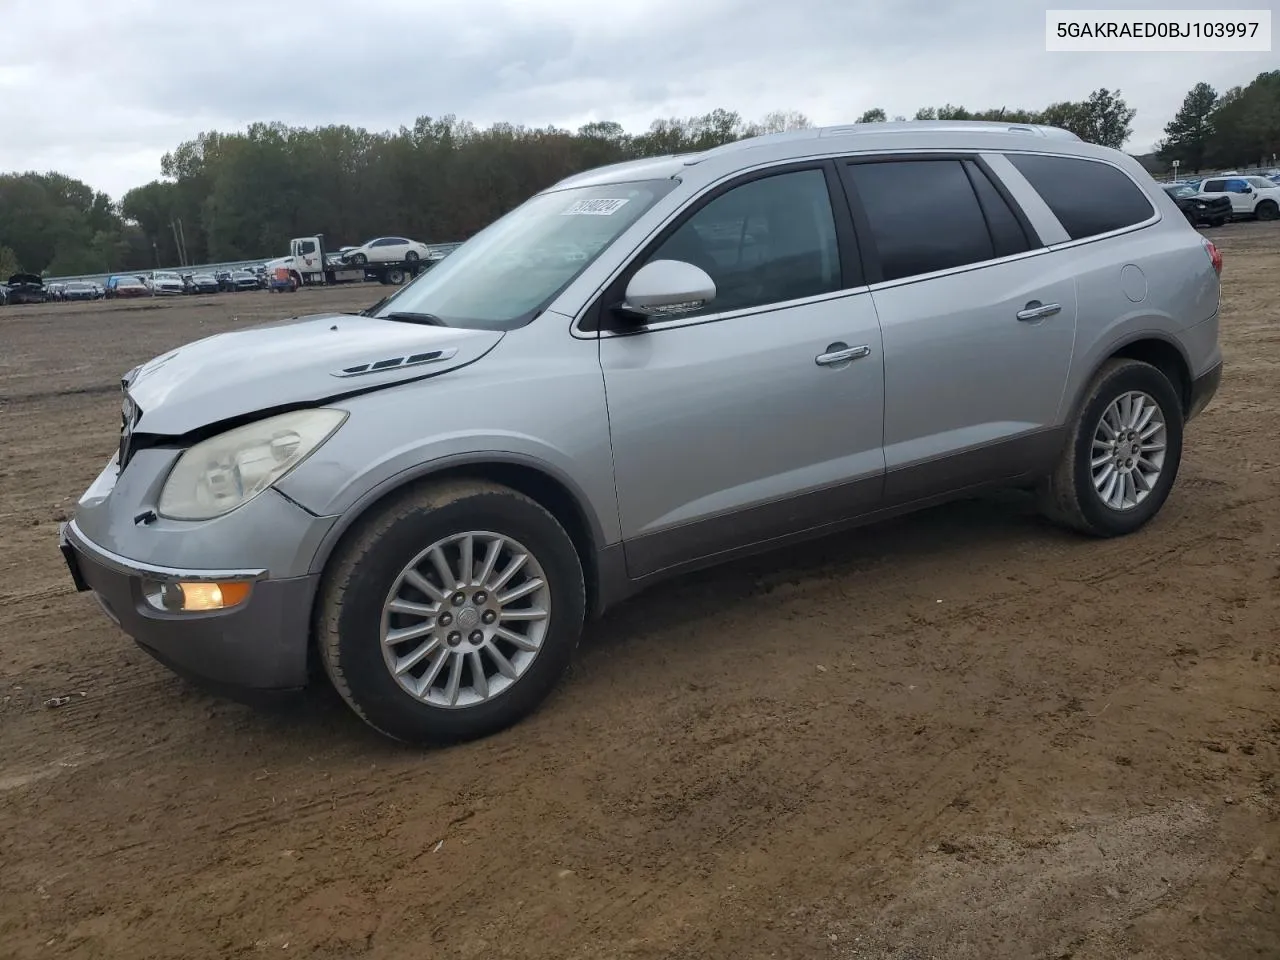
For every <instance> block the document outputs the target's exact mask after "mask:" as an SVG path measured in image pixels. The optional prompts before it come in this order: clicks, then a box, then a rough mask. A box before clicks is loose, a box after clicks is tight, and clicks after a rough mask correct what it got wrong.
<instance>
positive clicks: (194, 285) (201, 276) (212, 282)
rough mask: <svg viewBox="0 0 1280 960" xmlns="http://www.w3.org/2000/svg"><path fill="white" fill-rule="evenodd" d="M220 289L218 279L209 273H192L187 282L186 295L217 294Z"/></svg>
mask: <svg viewBox="0 0 1280 960" xmlns="http://www.w3.org/2000/svg"><path fill="white" fill-rule="evenodd" d="M220 289H221V287H220V286H219V284H218V278H217V277H215V276H214V275H213V274H211V273H193V274H192V275H191V279H190V281H188V282H187V293H191V294H197V293H217V292H218V291H219V290H220Z"/></svg>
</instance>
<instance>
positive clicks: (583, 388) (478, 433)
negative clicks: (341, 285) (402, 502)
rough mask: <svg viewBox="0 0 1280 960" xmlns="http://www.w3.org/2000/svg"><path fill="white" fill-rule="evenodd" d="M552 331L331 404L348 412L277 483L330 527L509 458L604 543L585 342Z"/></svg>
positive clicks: (594, 367)
mask: <svg viewBox="0 0 1280 960" xmlns="http://www.w3.org/2000/svg"><path fill="white" fill-rule="evenodd" d="M535 326H536V324H535ZM527 329H528V328H526V330H527ZM526 330H522V331H517V333H525V332H526ZM530 333H532V332H531V331H530ZM557 333H559V334H561V336H559V337H557V338H556V340H555V343H554V349H547V348H546V344H545V338H539V337H537V336H533V335H526V336H513V335H509V336H508V337H506V338H504V340H503V342H502V343H501V344H500V345H499V346H498V347H497V348H495V350H494V351H493V352H492V353H490V354H489V355H488V356H486V357H485V358H484V360H483V361H481V362H479V363H476V364H473V365H471V366H469V367H466V368H464V369H461V370H456V371H452V372H450V373H448V374H445V375H444V376H442V377H440V378H437V379H434V380H424V381H421V382H418V383H409V384H404V385H402V386H398V387H391V388H388V389H385V390H380V391H377V392H375V393H370V394H366V395H363V396H360V397H353V398H351V399H349V400H347V401H344V402H342V403H337V404H333V406H336V407H340V408H342V409H345V410H347V411H348V412H349V414H350V416H349V418H348V420H347V422H346V423H344V424H343V426H342V427H341V428H340V429H339V430H338V432H337V433H335V434H334V436H333V437H332V438H330V440H329V441H328V442H326V443H325V444H324V445H323V446H322V447H321V448H320V449H319V450H317V451H316V452H315V453H314V454H312V455H311V456H310V457H308V458H307V459H306V460H305V461H303V463H301V464H300V465H299V466H298V467H297V468H296V469H295V470H294V471H293V472H291V473H290V474H289V475H288V476H286V477H285V478H284V479H283V480H281V481H280V482H279V483H278V484H277V485H276V487H277V489H278V490H279V491H280V492H281V493H283V494H284V495H285V496H287V497H289V498H290V499H291V500H294V501H295V502H296V503H298V504H299V505H300V506H302V507H304V508H305V509H307V510H309V511H311V512H312V513H314V514H316V515H318V516H325V517H337V518H340V520H339V526H340V527H341V526H345V525H346V524H347V523H349V522H350V520H351V519H353V518H354V517H355V516H358V515H359V514H360V513H362V512H363V511H364V510H365V509H367V508H368V506H369V505H371V504H372V503H373V502H376V501H377V500H379V499H381V498H382V497H383V496H386V495H387V494H388V493H390V492H391V491H393V490H395V489H398V488H399V487H400V486H402V485H404V484H405V483H409V482H411V481H413V480H415V479H418V478H420V477H422V476H426V475H429V474H431V473H436V472H439V471H441V470H445V469H449V468H451V467H455V466H464V465H466V466H470V465H479V464H484V463H505V464H511V465H519V466H525V467H530V468H533V469H536V470H539V471H541V472H542V473H544V474H546V475H548V476H549V477H550V478H551V479H554V480H556V481H557V482H559V483H560V484H561V485H562V486H563V487H565V488H566V489H567V490H568V491H569V492H570V493H571V494H573V495H574V497H575V499H577V500H578V502H579V505H580V507H581V509H582V512H583V513H584V514H585V515H586V517H587V520H588V522H589V524H590V526H591V527H592V532H593V534H595V537H596V540H597V543H598V545H601V546H604V545H607V544H610V543H614V542H616V541H617V540H618V539H619V538H620V536H621V531H620V527H619V522H618V512H617V501H616V494H615V491H614V483H613V458H612V452H611V447H610V443H609V419H608V414H607V411H606V408H605V396H604V384H603V377H602V374H601V371H600V366H599V363H598V361H597V358H596V344H595V343H594V341H584V340H574V339H573V338H571V337H569V336H567V335H564V331H557Z"/></svg>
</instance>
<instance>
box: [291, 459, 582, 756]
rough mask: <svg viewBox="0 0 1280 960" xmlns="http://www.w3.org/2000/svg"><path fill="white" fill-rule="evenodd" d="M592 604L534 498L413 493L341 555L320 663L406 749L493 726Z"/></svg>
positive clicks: (505, 491) (437, 489)
mask: <svg viewBox="0 0 1280 960" xmlns="http://www.w3.org/2000/svg"><path fill="white" fill-rule="evenodd" d="M585 609H586V598H585V587H584V584H583V575H582V567H581V564H580V562H579V560H578V555H577V552H576V550H575V549H574V546H573V542H572V541H571V540H570V539H569V536H568V534H566V533H565V531H564V529H563V528H562V527H561V526H560V524H559V523H558V522H557V521H556V519H555V518H554V517H553V516H552V515H551V514H550V513H548V512H547V511H546V510H545V509H543V508H542V507H541V506H540V505H538V504H537V503H535V502H534V501H533V500H530V499H529V498H528V497H525V496H524V495H522V494H520V493H517V492H516V491H514V490H511V489H509V488H506V487H502V486H499V485H497V484H493V483H488V482H485V481H449V482H444V483H438V484H431V485H427V486H423V487H419V488H417V489H415V490H412V491H410V492H408V493H407V494H405V495H404V496H402V497H400V498H399V499H397V500H396V501H394V502H392V503H391V504H389V505H388V506H387V507H385V508H384V509H383V510H381V511H380V512H379V513H378V514H377V515H376V516H374V517H373V518H372V519H370V520H368V521H366V522H365V523H363V525H362V526H361V527H360V529H359V530H358V532H356V533H355V534H353V535H352V536H351V537H350V539H349V540H348V542H347V543H346V544H345V545H344V546H343V547H342V548H341V550H340V552H339V553H338V554H337V555H335V556H334V558H333V559H332V560H331V562H330V564H329V569H328V570H327V572H326V575H325V578H324V583H323V586H322V592H321V599H320V603H319V605H318V612H317V618H318V619H317V623H316V635H317V638H318V644H319V648H320V656H321V662H322V663H323V665H324V668H325V671H326V672H327V673H328V675H329V678H330V679H331V681H332V682H333V685H334V687H335V688H336V689H337V690H338V692H339V694H341V696H342V697H343V699H344V700H345V701H346V702H347V704H348V705H349V706H350V707H351V708H352V709H353V710H354V711H355V712H356V713H357V714H358V715H359V716H360V717H361V718H362V719H364V720H365V722H366V723H368V724H369V725H370V726H372V727H374V728H375V729H377V730H379V731H381V732H382V733H384V734H386V735H388V736H390V737H393V738H395V739H398V740H404V741H407V742H411V743H447V742H451V741H458V740H467V739H472V738H475V737H480V736H485V735H487V734H491V733H494V732H496V731H498V730H500V729H502V728H504V727H507V726H509V725H510V724H512V723H515V722H516V721H518V720H520V719H522V718H523V717H524V716H526V715H527V714H529V713H530V712H532V711H533V710H534V709H535V708H536V707H537V706H538V704H540V703H541V702H542V701H543V699H545V697H546V696H547V695H548V694H549V693H550V692H551V690H552V688H553V687H554V686H555V684H556V682H557V680H558V679H559V678H560V677H561V675H562V674H563V673H564V671H565V668H566V667H567V666H568V663H569V660H570V657H571V655H572V653H573V650H574V648H575V647H576V646H577V643H578V638H579V635H580V633H581V630H582V624H583V619H584V616H585Z"/></svg>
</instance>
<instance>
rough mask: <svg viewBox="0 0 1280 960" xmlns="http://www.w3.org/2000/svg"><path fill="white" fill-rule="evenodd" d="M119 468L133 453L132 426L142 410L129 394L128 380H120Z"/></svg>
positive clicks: (122, 467) (127, 461)
mask: <svg viewBox="0 0 1280 960" xmlns="http://www.w3.org/2000/svg"><path fill="white" fill-rule="evenodd" d="M120 394H121V397H120V457H119V459H120V469H121V470H123V469H124V468H125V466H126V465H127V464H128V463H129V457H130V456H131V455H132V453H133V449H132V440H133V428H134V426H135V425H136V424H137V422H138V417H139V416H140V415H141V413H142V411H140V410H139V409H138V405H137V404H136V403H134V402H133V399H132V398H131V397H130V396H129V381H128V380H121V381H120Z"/></svg>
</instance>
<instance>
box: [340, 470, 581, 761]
mask: <svg viewBox="0 0 1280 960" xmlns="http://www.w3.org/2000/svg"><path fill="white" fill-rule="evenodd" d="M468 530H491V531H493V532H495V533H498V534H501V535H504V536H509V537H511V538H512V539H514V540H518V541H519V542H520V543H521V544H523V545H524V546H525V547H526V548H527V549H528V550H530V551H532V553H533V555H534V556H535V557H536V558H537V560H538V563H539V564H540V565H541V567H542V569H543V571H544V573H545V574H546V578H547V581H548V585H549V587H550V592H551V617H550V622H549V623H548V625H547V632H546V635H545V636H544V638H543V642H542V648H541V649H540V650H539V651H538V655H537V657H536V658H535V659H534V661H533V663H532V664H530V666H529V668H528V670H527V671H526V672H525V673H524V675H522V676H521V677H520V679H519V680H518V681H516V682H515V683H514V684H512V685H511V686H510V687H508V688H507V689H506V690H504V691H502V692H501V693H500V694H498V695H497V696H495V697H494V698H493V699H491V700H488V701H486V702H484V703H482V704H478V705H476V706H474V707H468V708H463V709H445V708H440V707H431V706H428V705H426V704H424V703H422V702H420V701H418V700H416V699H415V698H414V697H413V696H411V695H410V694H409V693H407V692H406V691H404V690H403V689H401V687H400V685H399V684H398V683H396V681H395V679H394V678H393V677H392V676H391V672H390V671H389V670H388V669H387V665H386V662H385V660H384V659H383V655H382V637H381V622H382V607H383V604H384V603H385V602H386V600H387V597H388V595H389V592H390V590H391V587H392V585H393V584H394V582H395V579H396V577H397V576H399V574H400V572H401V571H402V570H403V569H404V567H405V566H406V565H407V564H408V563H409V562H410V561H411V560H412V559H413V558H414V557H415V556H417V555H418V554H419V553H420V552H421V551H422V550H424V549H425V548H426V547H428V546H429V545H430V544H432V543H434V542H435V541H437V540H440V539H443V538H445V537H448V536H450V535H453V534H457V533H463V532H466V531H468ZM585 606H586V604H585V597H584V588H583V578H582V569H581V564H580V562H579V560H578V556H577V552H576V550H575V549H574V546H573V542H572V541H571V540H570V539H569V537H568V535H567V534H566V533H565V532H564V530H563V528H561V527H560V525H559V524H558V523H557V522H556V521H555V519H554V518H553V517H551V515H550V514H548V513H546V512H545V511H544V510H542V509H541V508H540V507H538V506H537V505H535V504H533V503H531V502H529V501H527V500H524V499H523V498H521V497H519V496H517V495H510V494H502V493H479V494H475V495H472V496H466V497H462V498H459V499H457V500H453V501H451V502H449V503H446V504H443V505H441V506H424V507H420V508H415V509H412V510H410V511H408V512H406V513H404V514H401V515H400V516H399V517H397V519H396V520H395V521H394V522H393V523H392V524H391V526H390V527H389V528H388V529H387V530H386V531H385V532H384V533H383V534H382V535H381V536H380V537H379V538H378V539H377V540H375V541H373V543H372V544H370V545H369V546H368V547H367V549H366V550H365V551H364V552H363V553H362V554H361V555H360V556H359V557H358V561H357V563H356V564H355V566H354V572H353V573H352V575H351V580H350V583H349V585H348V587H347V589H346V592H345V595H344V598H343V603H342V608H341V612H340V614H339V617H338V621H337V633H338V637H337V646H338V662H339V663H340V665H341V669H342V673H343V678H344V681H345V683H346V685H347V687H348V689H349V690H350V692H351V698H352V700H354V705H355V706H356V707H357V709H358V710H359V711H360V712H361V714H362V715H363V716H364V718H365V720H366V721H368V722H369V723H370V724H371V725H372V726H374V727H376V728H377V729H379V730H381V731H383V732H384V733H386V734H388V735H390V736H392V737H395V738H397V739H402V740H407V741H411V742H419V743H447V742H451V741H458V740H466V739H471V738H474V737H479V736H484V735H487V734H489V733H493V732H496V731H498V730H500V729H502V728H504V727H507V726H509V725H511V724H512V723H515V722H516V721H518V720H520V719H521V718H522V717H524V716H525V715H527V714H528V713H530V712H532V711H533V709H534V708H536V707H537V705H538V704H539V703H540V702H541V701H542V700H543V699H544V698H545V697H546V696H547V694H549V693H550V691H551V689H552V688H553V687H554V686H555V684H556V681H557V680H558V679H559V678H560V676H561V675H562V674H563V673H564V670H565V668H566V667H567V665H568V662H569V659H570V657H571V656H572V654H573V650H574V648H575V647H576V646H577V642H578V638H579V636H580V634H581V630H582V624H583V619H584V612H585Z"/></svg>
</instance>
